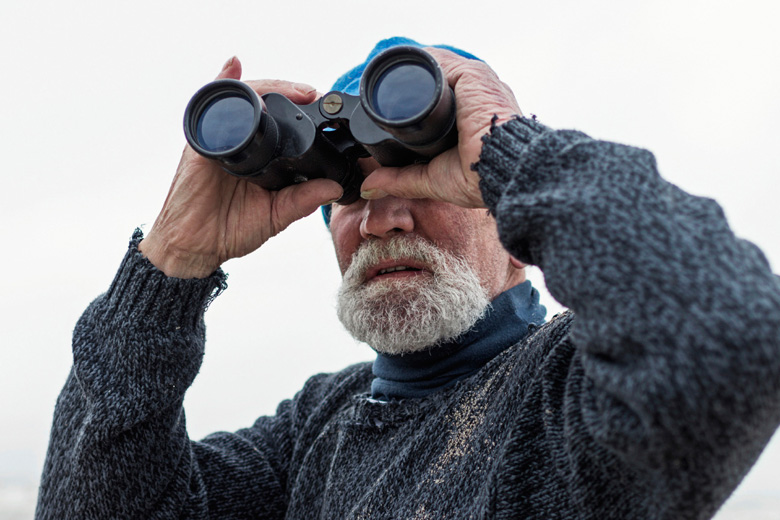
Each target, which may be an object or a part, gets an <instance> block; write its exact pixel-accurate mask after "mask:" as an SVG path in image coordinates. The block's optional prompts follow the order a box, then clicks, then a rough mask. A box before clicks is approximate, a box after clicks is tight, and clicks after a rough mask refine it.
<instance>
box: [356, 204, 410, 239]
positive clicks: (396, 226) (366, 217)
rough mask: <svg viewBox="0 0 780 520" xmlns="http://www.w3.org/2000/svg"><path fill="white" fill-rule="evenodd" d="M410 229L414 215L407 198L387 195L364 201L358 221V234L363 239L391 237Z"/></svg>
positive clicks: (407, 231)
mask: <svg viewBox="0 0 780 520" xmlns="http://www.w3.org/2000/svg"><path fill="white" fill-rule="evenodd" d="M412 231H414V217H413V216H412V212H411V209H410V207H409V200H408V199H400V198H397V197H392V196H388V197H384V198H381V199H375V200H369V201H366V203H365V206H364V208H363V219H362V220H361V222H360V236H361V237H363V238H364V239H369V238H392V237H394V236H397V235H403V234H405V233H411V232H412Z"/></svg>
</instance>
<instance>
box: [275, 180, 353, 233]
mask: <svg viewBox="0 0 780 520" xmlns="http://www.w3.org/2000/svg"><path fill="white" fill-rule="evenodd" d="M343 193H344V189H343V188H342V187H341V185H339V183H337V182H336V181H332V180H329V179H312V180H310V181H306V182H302V183H300V184H294V185H292V186H287V187H286V188H284V189H282V190H280V191H278V192H276V193H275V197H274V201H273V208H272V210H271V220H272V223H271V225H272V227H273V234H276V233H279V232H281V231H282V230H283V229H285V228H286V227H287V226H289V225H290V224H292V223H293V222H295V221H296V220H299V219H302V218H303V217H306V216H308V215H311V214H312V213H314V211H316V210H317V209H318V208H319V207H320V206H322V205H325V204H331V203H333V202H335V201H336V200H338V199H340V198H341V196H342V195H343Z"/></svg>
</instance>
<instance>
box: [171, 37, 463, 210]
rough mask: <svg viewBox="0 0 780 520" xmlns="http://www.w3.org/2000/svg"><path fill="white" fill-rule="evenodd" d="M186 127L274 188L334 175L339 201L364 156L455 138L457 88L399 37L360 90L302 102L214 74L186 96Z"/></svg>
mask: <svg viewBox="0 0 780 520" xmlns="http://www.w3.org/2000/svg"><path fill="white" fill-rule="evenodd" d="M184 133H185V135H186V137H187V141H188V142H189V144H190V146H192V148H193V149H194V150H195V151H196V152H198V153H199V154H201V155H203V156H204V157H208V158H210V159H213V160H216V161H218V162H219V163H220V164H221V166H222V168H223V169H224V170H225V171H227V172H228V173H230V174H232V175H236V176H238V177H242V178H245V179H247V180H248V181H251V182H254V183H256V184H258V185H260V186H262V187H263V188H265V189H268V190H280V189H282V188H284V187H286V186H290V185H292V184H296V183H300V182H305V181H307V180H309V179H316V178H327V179H332V180H334V181H336V182H338V183H339V184H341V186H342V187H343V188H344V194H343V196H342V197H341V199H339V201H338V202H339V203H340V204H351V203H352V202H355V201H356V200H358V198H359V197H360V185H361V184H362V182H363V174H362V172H361V170H360V167H359V166H358V163H357V161H358V159H360V158H362V157H369V156H371V157H373V158H375V159H376V160H377V161H378V162H379V164H381V165H383V166H405V165H408V164H412V163H415V162H425V161H427V160H429V159H431V158H433V157H435V156H436V155H438V154H440V153H441V152H443V151H444V150H447V149H449V148H451V147H452V146H454V145H455V144H457V129H456V125H455V96H454V94H453V92H452V89H451V88H450V87H449V85H448V84H447V82H446V79H445V78H444V74H443V73H442V71H441V68H440V67H439V65H438V63H437V62H436V60H435V59H434V58H433V57H432V56H431V55H430V54H428V53H427V52H425V51H423V50H422V49H419V48H417V47H411V46H399V47H393V48H390V49H388V50H386V51H384V52H382V53H381V54H379V55H377V56H376V57H375V58H374V59H372V60H371V61H370V62H369V63H368V65H367V66H366V69H365V71H364V73H363V76H362V78H361V80H360V95H359V96H353V95H350V94H346V93H343V92H338V91H332V92H329V93H327V94H326V95H324V96H323V97H321V98H320V99H319V100H317V101H316V102H314V103H311V104H309V105H297V104H295V103H293V102H292V101H290V100H289V99H287V98H286V97H284V96H283V95H281V94H277V93H269V94H265V95H263V96H258V95H257V94H256V93H255V92H254V91H253V90H252V89H251V88H250V87H249V86H248V85H247V84H245V83H243V82H240V81H236V80H232V79H223V80H217V81H214V82H212V83H209V84H207V85H206V86H204V87H203V88H201V89H200V90H199V91H198V92H197V93H196V94H195V95H194V96H193V97H192V99H191V100H190V102H189V104H188V105H187V110H186V112H185V114H184Z"/></svg>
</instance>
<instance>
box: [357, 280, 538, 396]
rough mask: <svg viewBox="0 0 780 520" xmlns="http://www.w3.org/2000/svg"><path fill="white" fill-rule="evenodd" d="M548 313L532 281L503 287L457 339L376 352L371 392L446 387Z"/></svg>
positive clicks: (380, 393)
mask: <svg viewBox="0 0 780 520" xmlns="http://www.w3.org/2000/svg"><path fill="white" fill-rule="evenodd" d="M546 313H547V310H546V309H545V308H544V306H543V305H541V304H540V303H539V292H538V291H537V290H536V289H534V288H533V286H532V285H531V282H530V281H526V282H523V283H522V284H520V285H517V286H515V287H513V288H511V289H509V290H507V291H504V292H503V293H501V294H499V295H498V296H497V297H496V298H495V299H494V300H493V302H492V303H491V305H490V307H489V308H488V310H487V312H486V313H485V316H483V317H482V318H481V319H480V320H479V321H478V322H477V323H476V324H475V325H474V326H473V327H472V328H471V329H469V330H468V331H467V332H465V333H463V334H461V335H460V336H459V337H457V338H455V339H454V340H452V341H449V342H446V343H443V344H441V345H437V346H436V347H434V348H431V349H429V350H425V351H422V352H415V353H412V354H404V355H400V356H397V355H388V354H379V355H377V358H376V361H374V365H373V373H374V376H375V379H374V381H373V382H372V384H371V397H372V398H374V399H380V400H390V399H404V398H418V397H424V396H426V395H429V394H431V393H433V392H436V391H438V390H441V389H443V388H446V387H448V386H450V385H452V384H454V383H455V382H457V381H459V380H460V379H463V378H464V377H466V376H468V375H471V374H473V373H474V372H476V371H478V370H479V369H480V368H482V367H483V366H484V365H485V364H486V363H487V362H488V361H490V360H491V359H493V358H494V357H495V356H496V355H498V354H499V353H501V352H503V351H504V350H505V349H506V348H508V347H510V346H512V345H514V344H516V343H518V342H519V341H521V340H522V339H523V338H525V337H526V336H527V335H528V332H529V330H530V329H532V328H533V327H535V326H539V325H541V324H543V323H544V316H545V314H546Z"/></svg>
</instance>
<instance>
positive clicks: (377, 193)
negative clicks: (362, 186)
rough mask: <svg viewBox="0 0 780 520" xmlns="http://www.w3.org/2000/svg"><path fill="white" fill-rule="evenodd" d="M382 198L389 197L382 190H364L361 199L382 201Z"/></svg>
mask: <svg viewBox="0 0 780 520" xmlns="http://www.w3.org/2000/svg"><path fill="white" fill-rule="evenodd" d="M382 197H387V193H386V192H384V191H382V190H380V189H373V190H364V191H361V192H360V198H362V199H368V200H371V199H381V198H382Z"/></svg>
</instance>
